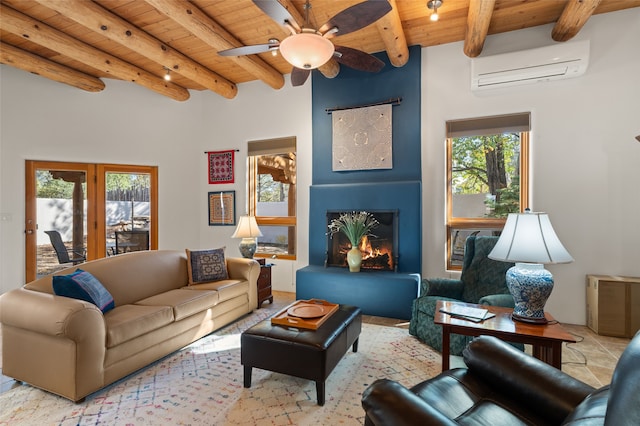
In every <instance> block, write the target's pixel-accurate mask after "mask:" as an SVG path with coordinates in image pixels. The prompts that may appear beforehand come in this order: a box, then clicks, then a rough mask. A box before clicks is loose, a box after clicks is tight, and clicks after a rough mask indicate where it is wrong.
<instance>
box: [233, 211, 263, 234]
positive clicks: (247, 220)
mask: <svg viewBox="0 0 640 426" xmlns="http://www.w3.org/2000/svg"><path fill="white" fill-rule="evenodd" d="M255 237H262V232H260V228H258V223H257V222H256V218H255V216H240V220H239V221H238V227H237V228H236V230H235V232H234V233H233V235H232V236H231V238H255Z"/></svg>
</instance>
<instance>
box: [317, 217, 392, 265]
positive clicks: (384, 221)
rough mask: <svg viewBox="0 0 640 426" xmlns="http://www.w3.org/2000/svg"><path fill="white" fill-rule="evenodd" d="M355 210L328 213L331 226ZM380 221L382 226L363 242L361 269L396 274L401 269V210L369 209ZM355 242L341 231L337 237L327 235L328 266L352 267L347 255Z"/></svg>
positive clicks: (326, 261) (326, 260) (361, 246)
mask: <svg viewBox="0 0 640 426" xmlns="http://www.w3.org/2000/svg"><path fill="white" fill-rule="evenodd" d="M352 211H354V210H330V211H327V227H326V228H325V229H327V230H328V225H329V224H330V223H331V221H332V220H334V219H337V218H339V217H340V214H342V213H349V212H352ZM367 211H368V212H369V213H371V214H372V215H373V217H374V218H375V219H376V220H377V221H378V223H379V225H378V226H377V227H376V228H374V229H373V230H372V231H371V232H372V234H374V235H370V236H368V237H365V238H363V239H362V242H361V243H360V247H359V248H360V252H361V253H362V266H361V267H360V269H361V270H372V271H394V272H397V269H398V211H397V210H367ZM350 249H351V243H350V242H349V239H348V238H347V236H346V235H344V234H343V233H342V232H337V233H335V234H333V236H332V235H331V234H329V233H327V251H326V259H325V267H341V268H348V267H349V266H348V264H347V252H348V251H349V250H350Z"/></svg>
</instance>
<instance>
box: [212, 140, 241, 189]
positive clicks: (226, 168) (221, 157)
mask: <svg viewBox="0 0 640 426" xmlns="http://www.w3.org/2000/svg"><path fill="white" fill-rule="evenodd" d="M235 151H236V150H234V149H230V150H227V151H208V152H206V154H207V163H208V169H207V172H208V175H209V184H214V183H233V180H234V178H233V161H234V158H233V157H234V153H235Z"/></svg>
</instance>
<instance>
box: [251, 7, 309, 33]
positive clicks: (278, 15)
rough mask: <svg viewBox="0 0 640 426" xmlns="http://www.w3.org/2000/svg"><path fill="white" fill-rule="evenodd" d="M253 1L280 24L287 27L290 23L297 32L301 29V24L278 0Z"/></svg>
mask: <svg viewBox="0 0 640 426" xmlns="http://www.w3.org/2000/svg"><path fill="white" fill-rule="evenodd" d="M253 3H254V4H255V5H256V6H258V7H259V8H260V10H262V11H263V12H264V13H265V14H266V15H268V16H269V17H270V18H271V19H273V20H274V21H275V22H277V23H278V24H280V25H284V26H285V27H286V26H287V24H288V25H289V26H291V27H292V28H293V29H294V30H295V31H296V32H298V31H300V25H299V24H298V23H297V22H296V20H295V19H293V16H291V14H290V13H289V11H288V10H287V9H286V8H285V7H284V6H283V5H281V4H280V2H278V0H253Z"/></svg>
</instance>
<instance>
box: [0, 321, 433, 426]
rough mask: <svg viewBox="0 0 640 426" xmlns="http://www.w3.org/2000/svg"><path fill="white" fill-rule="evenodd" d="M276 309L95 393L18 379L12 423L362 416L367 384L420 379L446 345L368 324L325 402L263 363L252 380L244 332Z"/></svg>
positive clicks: (9, 407) (333, 420)
mask: <svg viewBox="0 0 640 426" xmlns="http://www.w3.org/2000/svg"><path fill="white" fill-rule="evenodd" d="M272 313H273V312H270V311H268V310H263V309H261V310H259V311H257V312H256V313H254V314H252V315H250V316H247V317H245V318H243V319H242V320H240V321H237V322H235V323H233V324H231V325H229V326H227V327H226V328H224V329H222V330H220V331H219V332H216V333H214V334H211V335H209V336H206V337H204V338H202V339H200V340H199V341H197V342H195V343H194V344H192V345H190V346H187V347H185V348H183V349H182V350H180V351H178V352H175V353H174V354H172V355H170V356H168V357H166V358H164V359H162V360H160V361H158V362H156V363H154V364H152V365H150V366H149V367H147V368H145V369H143V370H141V371H138V372H137V373H134V374H132V375H130V376H128V377H126V378H124V379H122V380H121V381H119V382H116V383H114V384H112V385H110V386H109V387H107V388H105V389H103V390H100V391H98V392H96V393H94V394H92V395H89V396H88V397H87V398H86V400H85V402H83V403H81V404H74V403H72V402H71V401H69V400H66V399H64V398H61V397H58V396H56V395H52V394H50V393H47V392H44V391H41V390H39V389H36V388H33V387H31V386H29V385H21V386H18V387H16V388H14V389H12V390H10V391H8V392H5V393H3V394H0V424H2V425H4V424H10V425H50V424H53V425H160V424H173V425H361V424H363V423H364V411H363V410H362V407H361V405H360V399H361V397H362V392H363V391H364V390H365V389H366V388H367V387H368V386H369V385H370V384H371V383H372V382H373V381H375V380H376V379H378V378H389V379H392V380H396V381H399V382H400V383H402V384H404V385H405V386H411V385H413V384H416V383H418V382H420V381H422V380H425V379H427V378H429V377H432V376H434V375H436V374H437V373H438V372H439V371H440V365H441V358H440V354H438V353H437V352H435V351H433V350H432V349H430V348H429V347H427V346H425V345H424V344H422V343H420V342H419V341H418V340H417V339H415V338H414V337H412V336H410V335H409V333H408V331H407V330H406V329H404V328H395V327H384V326H379V325H372V324H363V329H362V334H361V335H360V343H359V347H358V352H357V353H353V352H352V351H351V350H349V352H347V354H346V355H345V356H344V358H343V359H342V360H341V361H340V363H339V364H338V366H337V367H336V368H335V370H334V371H333V372H332V373H331V375H330V376H329V378H328V380H327V382H326V402H325V405H324V406H322V407H321V406H319V405H317V403H316V388H315V382H313V381H309V380H305V379H298V378H295V377H290V376H286V375H283V374H279V373H273V372H270V371H265V370H260V369H255V368H254V370H253V380H252V386H251V388H249V389H245V388H244V387H243V386H242V383H243V377H242V375H243V370H242V365H241V364H240V349H239V348H240V333H241V332H242V331H243V330H245V329H246V328H248V327H250V326H251V325H252V324H255V323H256V322H258V321H259V320H262V319H264V318H267V317H268V316H269V315H270V314H272Z"/></svg>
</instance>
